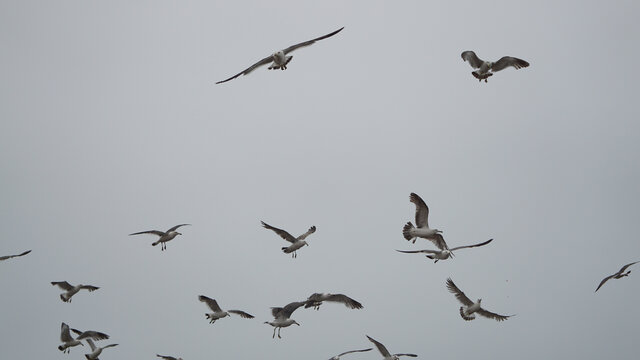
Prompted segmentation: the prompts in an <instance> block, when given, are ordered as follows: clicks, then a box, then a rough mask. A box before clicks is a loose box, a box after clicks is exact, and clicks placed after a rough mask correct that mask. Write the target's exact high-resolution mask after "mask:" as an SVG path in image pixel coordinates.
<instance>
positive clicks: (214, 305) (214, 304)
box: [198, 295, 254, 324]
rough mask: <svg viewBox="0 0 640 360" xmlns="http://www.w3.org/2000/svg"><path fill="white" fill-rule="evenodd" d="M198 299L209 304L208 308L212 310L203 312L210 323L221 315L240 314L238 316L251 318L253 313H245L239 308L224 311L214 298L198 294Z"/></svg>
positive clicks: (220, 317) (221, 316)
mask: <svg viewBox="0 0 640 360" xmlns="http://www.w3.org/2000/svg"><path fill="white" fill-rule="evenodd" d="M198 300H200V301H202V302H203V303H206V304H207V306H209V308H210V309H211V310H213V312H212V313H209V314H205V315H206V317H207V319H210V321H209V323H210V324H213V323H215V322H216V320H218V319H222V318H223V317H227V316H231V315H230V314H236V315H240V317H243V318H245V319H253V317H254V316H253V315H251V314H247V313H246V312H244V311H240V310H227V311H224V310H222V309H221V308H220V306H219V305H218V302H217V301H215V299H212V298H208V297H206V296H204V295H200V296H198Z"/></svg>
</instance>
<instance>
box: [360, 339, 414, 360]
mask: <svg viewBox="0 0 640 360" xmlns="http://www.w3.org/2000/svg"><path fill="white" fill-rule="evenodd" d="M367 339H369V341H371V342H372V343H374V344H375V345H376V347H377V348H378V351H380V354H382V356H383V357H384V360H398V359H399V358H400V356H410V357H417V356H418V355H416V354H393V355H391V354H390V353H389V350H387V348H386V347H384V345H382V344H381V343H379V342H378V341H376V340H374V339H373V338H371V337H370V336H369V335H367Z"/></svg>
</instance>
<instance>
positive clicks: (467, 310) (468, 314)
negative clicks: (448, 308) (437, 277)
mask: <svg viewBox="0 0 640 360" xmlns="http://www.w3.org/2000/svg"><path fill="white" fill-rule="evenodd" d="M447 289H449V291H450V292H452V293H453V294H454V295H455V296H456V298H457V299H458V301H460V302H461V303H462V304H463V305H464V306H461V307H460V316H462V318H463V319H465V320H467V321H471V320H473V319H475V318H476V316H475V315H473V313H476V312H477V313H478V314H480V315H482V316H484V317H487V318H490V319H494V320H496V321H504V320H507V319H508V318H510V317H511V316H513V315H506V316H505V315H498V314H495V313H492V312H490V311H487V310H485V309H483V308H481V307H480V302H481V301H482V299H478V301H476V302H475V303H474V302H473V301H471V299H469V298H468V297H467V295H465V294H464V293H463V292H462V291H460V289H458V287H457V286H456V284H454V283H453V280H451V278H448V279H447Z"/></svg>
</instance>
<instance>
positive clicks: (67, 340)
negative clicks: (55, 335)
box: [58, 323, 109, 353]
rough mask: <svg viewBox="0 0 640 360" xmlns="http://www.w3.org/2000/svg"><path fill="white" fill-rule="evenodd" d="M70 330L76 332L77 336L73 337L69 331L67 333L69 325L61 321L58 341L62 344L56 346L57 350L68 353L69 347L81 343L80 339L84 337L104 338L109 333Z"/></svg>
mask: <svg viewBox="0 0 640 360" xmlns="http://www.w3.org/2000/svg"><path fill="white" fill-rule="evenodd" d="M71 331H73V332H74V333H76V334H78V335H79V336H78V337H77V338H75V339H74V338H73V337H72V336H71V333H69V325H67V324H65V323H62V326H61V329H60V341H62V343H63V344H62V345H60V346H58V350H60V351H62V352H63V353H68V352H69V351H70V350H71V349H70V348H71V347H74V346H77V345H83V344H82V341H81V340H84V339H89V338H91V339H93V340H104V339H108V338H109V335H107V334H105V333H101V332H97V331H91V330H90V331H80V330H76V329H71ZM83 346H84V345H83Z"/></svg>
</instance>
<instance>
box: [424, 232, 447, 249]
mask: <svg viewBox="0 0 640 360" xmlns="http://www.w3.org/2000/svg"><path fill="white" fill-rule="evenodd" d="M428 240H431V242H432V243H433V244H434V245H435V246H437V247H438V249H440V250H449V246H448V245H447V242H446V241H444V237H442V234H435V235H434V236H433V239H428Z"/></svg>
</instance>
